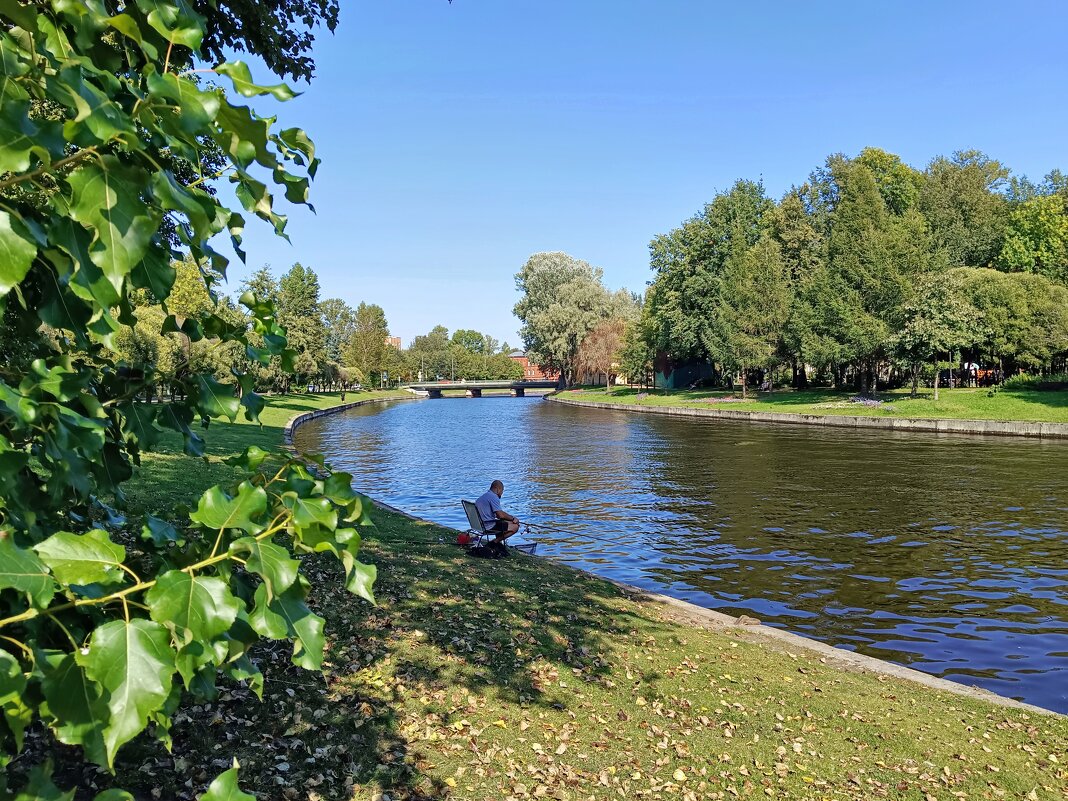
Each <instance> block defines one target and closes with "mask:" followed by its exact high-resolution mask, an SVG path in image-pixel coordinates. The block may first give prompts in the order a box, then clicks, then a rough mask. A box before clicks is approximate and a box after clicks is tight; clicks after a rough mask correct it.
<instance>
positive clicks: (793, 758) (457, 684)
mask: <svg viewBox="0 0 1068 801" xmlns="http://www.w3.org/2000/svg"><path fill="white" fill-rule="evenodd" d="M335 402H337V399H335ZM327 405H328V399H326V398H324V397H322V396H313V397H311V398H308V397H306V396H291V397H289V398H285V399H277V401H276V400H275V399H271V401H270V402H269V405H268V408H267V409H266V410H265V412H264V415H263V418H264V421H265V428H264V429H256V428H255V427H253V426H247V425H235V426H232V427H231V426H219V427H218V429H216V428H215V427H214V426H213V429H212V430H209V432H208V435H209V445H210V449H211V453H212V455H213V459H214V458H215V457H217V456H219V457H221V456H222V455H225V452H226V449H231V450H232V451H233V452H237V451H239V450H240V449H241V448H243V447H244V446H245V445H246V444H251V443H252V442H255V443H256V444H260V445H261V447H277V446H279V445H280V444H281V438H282V430H283V428H284V425H285V421H286V420H288V419H289V418H290V417H292V416H294V415H296V414H299V413H301V412H306V411H312V410H314V409H321V408H326V406H327ZM164 456H166V454H165V455H164ZM160 458H161V457H157V456H155V455H152V456H148V457H146V460H145V461H146V468H145V472H146V473H147V474H148V475H151V476H154V483H155V484H156V486H154V487H153V488H151V490H149V489H148V488H147V487H146V486H145V484H146V481H145V479H142V480H141V481H140V487H136V488H132V489H133V490H135V492H134V494H133V497H132V498H131V500H132V501H134V502H141V501H142V500H143V499H144V497H145V496H144V492H145V491H151V492H154V493H156V492H158V493H167V495H168V497H170V498H171V499H172V500H173V501H179V502H185V503H188V502H189V501H191V500H192V499H193V498H194V497H195V496H196V495H197V494H199V492H200V491H202V490H203V489H204V487H205V486H206V485H207V482H206V480H205V479H206V476H204V475H197V476H196V480H195V481H194V480H193V479H192V478H190V476H191V475H192V474H191V472H190V471H191V469H192V468H194V467H195V465H196V460H191V459H184V458H182V457H179V460H178V461H179V462H180V463H181V464H179V465H176V467H177V469H170V470H169V472H158V471H157V469H156V468H157V466H160V465H162V466H166V467H168V468H170V467H171V463H170V462H169V461H166V460H165V461H163V462H159V461H158V460H159V459H160ZM186 466H188V468H189V469H182V468H184V467H186ZM214 480H221V479H218V478H216V479H214ZM198 482H204V483H198ZM375 519H376V522H377V525H378V527H377V529H376V530H375V531H374V532H373V536H371V537H369V538H368V539H367V540H366V541H365V547H364V555H363V558H365V559H367V560H368V561H372V562H374V563H375V564H377V565H378V568H379V582H378V584H377V585H376V588H375V591H376V596H377V598H378V601H379V606H378V607H374V608H372V607H369V606H367V605H366V604H364V603H362V602H359V601H356V600H354V599H353V598H352V597H351V596H350V595H347V594H346V593H345V592H344V591H343V589H342V588H341V586H340V582H339V581H338V578H339V575H338V574H339V572H340V571H338V570H337V569H336V567H335V566H333V565H332V564H331V563H330V562H328V561H326V560H323V559H319V558H311V559H306V560H305V561H306V565H307V569H308V570H309V571H311V573H312V575H313V577H314V579H315V582H316V587H315V590H314V594H313V599H312V600H313V603H314V605H315V606H316V608H317V611H318V612H319V613H320V614H323V615H324V616H325V617H326V620H327V633H328V637H329V640H328V654H327V671H328V676H327V678H326V679H325V680H324V679H322V678H321V677H319V676H318V675H315V674H309V673H307V672H305V671H302V670H299V669H297V668H294V667H293V666H292V665H291V664H289V655H288V651H289V649H288V648H287V647H285V646H284V644H278V646H277V647H271V646H269V647H263V648H261V649H260V652H259V653H258V655H257V658H258V660H259V663H260V665H261V667H262V669H263V670H264V673H265V674H266V677H267V685H266V692H265V695H264V700H263V702H262V703H261V702H259V701H257V700H256V699H255V697H254V696H251V695H250V694H249V693H248V692H247V691H245V690H244V689H243V688H240V687H235V688H230V689H229V690H228V691H227V692H225V693H224V694H223V696H222V697H221V698H220V700H219V702H218V703H215V704H211V705H207V706H204V707H197V708H193V709H190V710H187V711H186V712H184V713H183V714H182V715H181V716H180V717H179V718H178V721H177V722H176V725H175V727H174V729H173V732H172V734H173V735H174V739H175V743H174V753H173V756H168V755H167V754H166V753H165V752H163V751H162V750H161V749H159V748H157V747H156V746H154V745H150V744H148V743H145V744H143V745H142V746H141V750H140V751H139V752H137V753H136V756H137V757H139V759H136V760H134V759H130V760H128V761H125V762H124V763H123V765H122V766H121V768H120V772H121V775H120V778H121V780H122V781H124V782H126V785H125V786H129V787H131V788H136V789H139V790H141V791H142V792H143V793H144V794H145V797H149V793H150V792H151V790H152V789H153V788H155V789H157V790H158V791H159V792H160V793H161V796H162V797H165V798H167V797H174V798H189V797H192V795H193V791H194V790H198V789H202V786H203V782H204V779H206V778H207V777H208V776H209V775H213V774H214V773H215V772H218V771H217V770H216V769H215V768H214V767H213V762H217V761H219V760H223V761H227V760H228V759H229V757H230V755H235V756H237V757H238V759H239V761H240V762H241V765H242V770H241V775H242V783H243V785H244V786H245V789H247V790H250V791H253V792H255V793H257V795H258V797H259V798H260V799H261V800H262V799H283V798H309V799H311V798H319V799H323V800H324V801H327V800H328V801H335V800H336V801H350V800H351V799H371V798H376V797H378V798H384V797H385V796H386V795H388V796H389V797H390V798H391V799H393V801H398V800H399V799H407V798H412V799H414V798H434V797H451V798H454V799H482V798H486V799H494V800H495V801H496V799H502V798H509V797H512V798H526V797H550V798H561V799H562V798H572V799H585V798H591V797H592V798H609V797H612V798H619V797H626V798H631V797H637V798H643V797H644V798H687V797H690V798H716V797H735V796H737V797H746V796H751V797H763V798H767V797H771V798H843V799H845V798H850V799H851V798H866V797H886V798H901V799H904V798H910V799H914V798H924V797H925V796H926V795H927V794H930V795H931V796H933V797H935V798H939V799H941V798H947V799H948V798H953V797H966V798H984V797H990V798H993V797H998V796H999V794H1001V795H1002V796H1003V797H1007V798H1027V797H1028V794H1029V793H1032V791H1033V792H1034V796H1032V797H1034V798H1040V799H1045V798H1057V797H1060V795H1061V793H1062V792H1063V791H1064V789H1065V788H1066V787H1068V770H1066V756H1065V755H1066V752H1068V720H1066V719H1064V718H1055V717H1049V716H1041V715H1036V714H1034V713H1031V712H1027V711H1023V710H1017V709H1006V708H1001V707H998V706H995V705H993V704H991V703H989V702H987V701H983V700H977V699H971V698H962V697H959V696H956V695H952V694H949V693H943V692H938V691H934V690H931V689H929V688H926V687H922V686H919V685H916V684H913V683H912V682H906V681H901V680H898V679H894V678H887V677H880V676H877V675H872V674H869V673H854V672H849V671H843V670H841V669H839V668H838V667H837V666H836V665H833V664H831V663H830V660H829V659H828V658H827V657H826V656H823V655H820V654H817V653H814V652H811V651H808V650H803V649H801V648H798V649H796V650H793V649H783V648H775V647H770V646H769V645H767V644H764V643H761V642H760V641H759V640H758V638H759V635H760V632H759V631H753V630H750V629H748V628H736V627H724V626H712V627H708V628H704V627H699V626H694V625H692V624H691V623H689V622H680V621H679V620H678V616H677V614H675V612H674V611H673V610H671V609H669V608H667V607H665V606H664V605H660V604H656V603H652V602H650V601H648V600H645V599H643V598H642V596H640V595H638V594H635V593H632V592H630V591H628V590H627V589H625V588H622V587H619V586H616V585H614V584H611V583H609V582H606V581H602V580H600V579H596V578H594V577H592V576H589V575H587V574H584V573H579V572H576V571H573V570H570V569H568V568H565V567H561V566H558V565H555V564H552V563H549V562H545V561H543V560H538V559H530V558H525V557H522V556H519V555H517V556H515V557H514V558H512V559H509V560H507V561H503V562H494V561H489V560H474V559H470V558H467V557H465V556H463V555H462V554H461V553H460V552H459V551H458V550H457V549H456V548H455V546H453V545H451V544H450V543H451V541H452V539H453V537H454V536H455V532H451V531H449V530H448V529H443V528H440V527H437V526H434V525H431V524H426V523H423V522H420V521H415V520H412V519H410V518H407V517H405V516H403V515H400V514H395V513H391V512H389V511H386V510H378V511H376V512H375ZM1050 755H1052V759H1051V756H1050ZM130 756H131V757H133V756H135V753H134V752H131V753H130ZM144 766H147V769H142V768H143V767H144ZM202 766H203V768H202ZM201 777H203V778H201ZM190 778H192V782H191V786H190V787H187V786H186V785H185V782H186V780H187V779H190ZM287 791H288V792H287ZM953 793H957V794H960V793H964V794H965V795H964V796H960V795H957V796H954V795H953ZM687 794H689V795H687Z"/></svg>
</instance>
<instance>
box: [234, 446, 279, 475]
mask: <svg viewBox="0 0 1068 801" xmlns="http://www.w3.org/2000/svg"><path fill="white" fill-rule="evenodd" d="M270 455H271V452H270V451H265V450H264V449H263V448H261V447H260V446H259V445H249V446H248V447H247V448H245V450H244V451H243V452H242V453H240V454H238V455H237V456H231V457H229V458H227V459H223V461H224V462H226V464H228V465H233V466H234V467H238V468H240V469H241V470H242V471H244V472H246V473H252V472H255V471H256V470H259V469H260V465H261V464H263V462H264V460H265V459H266V458H267V457H268V456H270Z"/></svg>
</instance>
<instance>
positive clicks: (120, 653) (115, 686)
mask: <svg viewBox="0 0 1068 801" xmlns="http://www.w3.org/2000/svg"><path fill="white" fill-rule="evenodd" d="M170 643H171V636H170V633H169V632H168V631H167V629H166V627H165V626H163V625H161V624H159V623H155V622H153V621H150V620H140V619H139V620H131V621H129V622H127V621H125V620H113V621H112V622H110V623H105V624H104V625H103V626H100V627H99V628H97V629H96V630H94V631H93V636H92V638H91V640H90V642H89V648H88V649H86V650H85V651H82V652H80V653H79V655H78V664H80V665H82V666H83V667H84V668H85V672H86V675H88V676H89V678H90V679H92V680H93V681H95V682H96V683H97V684H99V685H100V686H101V687H103V688H104V689H105V690H107V691H108V693H109V694H110V695H109V696H108V702H107V704H108V710H109V711H110V713H111V715H110V718H109V720H108V725H107V727H106V728H105V729H104V748H105V750H106V752H107V762H108V767H109V768H110V767H114V764H115V753H116V751H118V749H119V746H121V745H122V744H123V743H126V742H129V741H130V740H132V739H133V738H134V737H136V736H137V734H138V733H140V732H141V730H142V729H144V728H145V726H146V725H147V723H148V719H149V716H150V715H151V714H152V713H153V712H155V711H156V710H157V709H159V708H160V707H161V706H163V704H164V702H165V701H166V700H167V696H168V695H169V694H170V691H171V677H172V676H173V675H174V656H175V655H174V651H173V650H172V649H171V644H170Z"/></svg>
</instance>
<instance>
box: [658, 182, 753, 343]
mask: <svg viewBox="0 0 1068 801" xmlns="http://www.w3.org/2000/svg"><path fill="white" fill-rule="evenodd" d="M773 206H774V204H773V203H772V201H771V200H770V199H769V198H768V197H767V196H766V195H765V194H764V186H763V184H761V183H759V182H754V181H744V180H739V181H737V182H735V184H734V186H733V187H731V189H730V191H729V192H721V193H719V194H718V195H716V197H715V198H714V199H713V200H712V202H711V203H709V204H707V205H706V206H705V208H704V210H703V211H702V212H701V213H700V214H697V215H695V216H694V217H692V218H690V219H689V220H687V221H686V222H684V223H683V225H682V226H681V227H680V228H677V229H675V230H674V231H671V232H669V233H668V234H662V235H660V236H657V237H656V238H654V239H653V241H652V243H651V244H650V245H649V251H650V263H651V266H652V269H653V272H654V273H655V274H656V277H655V280H654V286H655V287H656V292H654V293H652V294H651V295H650V296H649V301H648V302H649V328H648V333H649V335H650V337H651V343H652V345H653V347H654V348H655V349H657V350H659V351H662V352H663V353H666V354H668V355H669V356H672V357H674V358H677V359H680V360H681V359H688V358H698V359H714V358H715V356H714V354H712V353H710V352H709V350H708V344H709V343H710V342H712V341H714V339H715V335H714V333H713V332H712V331H711V325H712V320H713V308H712V307H713V305H714V297H715V293H716V282H717V280H718V277H719V275H720V273H721V272H722V271H723V267H724V264H725V263H726V261H727V258H728V256H729V254H730V253H731V249H732V247H735V246H744V247H750V246H752V245H754V244H756V242H757V240H758V239H760V237H761V235H762V233H763V226H764V224H765V223H764V216H765V215H766V214H767V213H769V212H770V210H771V209H772V208H773Z"/></svg>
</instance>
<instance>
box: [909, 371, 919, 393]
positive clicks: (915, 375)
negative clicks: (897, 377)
mask: <svg viewBox="0 0 1068 801" xmlns="http://www.w3.org/2000/svg"><path fill="white" fill-rule="evenodd" d="M911 370H912V392H911V393H910V395H909V397H912V398H915V397H916V396H918V395H919V394H920V363H919V362H913V363H912V365H911Z"/></svg>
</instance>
